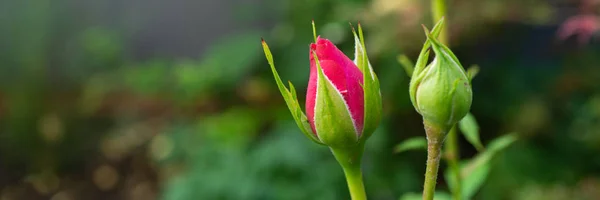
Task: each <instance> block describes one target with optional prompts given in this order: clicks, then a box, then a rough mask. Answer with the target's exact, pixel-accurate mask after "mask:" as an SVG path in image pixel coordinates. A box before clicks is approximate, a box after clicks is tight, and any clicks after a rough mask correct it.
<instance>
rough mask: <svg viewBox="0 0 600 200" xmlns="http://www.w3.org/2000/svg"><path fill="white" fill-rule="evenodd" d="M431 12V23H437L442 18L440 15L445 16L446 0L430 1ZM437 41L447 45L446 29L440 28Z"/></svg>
mask: <svg viewBox="0 0 600 200" xmlns="http://www.w3.org/2000/svg"><path fill="white" fill-rule="evenodd" d="M431 13H432V15H433V24H435V23H437V22H438V21H440V19H442V17H444V16H446V0H432V1H431ZM446 24H449V23H448V19H447V18H446ZM438 39H439V41H440V42H442V44H445V45H448V31H447V29H442V30H441V32H440V36H439V37H438Z"/></svg>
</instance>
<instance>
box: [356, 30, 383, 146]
mask: <svg viewBox="0 0 600 200" xmlns="http://www.w3.org/2000/svg"><path fill="white" fill-rule="evenodd" d="M352 34H353V35H354V43H355V45H354V56H355V58H354V63H355V64H356V66H357V67H358V68H359V69H360V71H361V72H362V73H363V85H362V87H363V91H364V109H365V110H364V123H363V124H364V125H363V129H362V133H361V137H360V139H361V140H366V139H368V138H369V137H370V136H371V135H372V134H373V132H375V129H377V126H379V123H380V121H381V115H382V109H383V108H382V103H381V90H380V89H379V79H378V78H377V75H376V74H375V72H374V71H373V67H372V66H371V63H370V62H369V58H368V57H367V50H366V48H365V40H364V36H363V31H362V27H361V26H360V23H359V24H358V34H357V32H356V30H354V27H352Z"/></svg>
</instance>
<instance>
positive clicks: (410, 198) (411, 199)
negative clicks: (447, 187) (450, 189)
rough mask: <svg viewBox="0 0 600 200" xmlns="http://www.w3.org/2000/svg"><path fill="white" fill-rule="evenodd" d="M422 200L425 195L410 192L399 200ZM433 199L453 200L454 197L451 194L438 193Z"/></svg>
mask: <svg viewBox="0 0 600 200" xmlns="http://www.w3.org/2000/svg"><path fill="white" fill-rule="evenodd" d="M422 199H423V195H422V194H421V193H416V192H409V193H405V194H404V195H402V197H400V199H399V200H422ZM433 199H434V200H452V196H451V195H450V194H448V193H447V192H443V191H436V192H435V194H434V196H433Z"/></svg>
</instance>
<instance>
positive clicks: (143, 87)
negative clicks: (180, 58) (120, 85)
mask: <svg viewBox="0 0 600 200" xmlns="http://www.w3.org/2000/svg"><path fill="white" fill-rule="evenodd" d="M122 70H123V73H122V77H123V78H122V79H123V80H124V81H125V84H126V85H127V86H128V87H130V88H131V89H133V90H135V92H139V93H142V94H145V95H150V94H156V93H158V92H162V91H164V87H165V86H166V83H167V80H168V78H169V64H168V63H167V62H164V61H160V60H154V61H149V62H147V63H141V64H137V65H134V66H129V67H126V68H124V69H122Z"/></svg>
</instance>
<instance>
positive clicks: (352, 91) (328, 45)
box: [262, 25, 381, 148]
mask: <svg viewBox="0 0 600 200" xmlns="http://www.w3.org/2000/svg"><path fill="white" fill-rule="evenodd" d="M313 28H314V26H313ZM313 31H314V29H313ZM353 33H354V36H355V43H356V44H355V56H356V58H355V59H354V60H351V59H350V58H348V57H347V56H346V55H344V53H342V51H340V50H339V49H338V48H337V47H336V46H335V45H334V44H333V43H332V42H331V41H329V40H327V39H324V38H321V37H316V34H315V43H312V44H310V49H309V59H310V78H309V81H308V88H307V94H306V115H305V114H304V113H303V112H302V111H301V109H300V106H299V103H298V100H297V98H296V91H295V89H294V87H293V85H292V84H291V83H290V89H288V88H286V87H285V86H284V85H283V83H282V81H281V79H280V78H279V75H278V74H277V71H276V70H275V67H274V64H273V61H272V55H271V52H270V50H269V48H268V46H267V44H266V43H265V42H264V40H263V43H262V44H263V48H264V50H265V55H266V56H267V60H268V61H269V64H270V65H271V70H272V72H273V75H274V76H275V81H276V82H277V85H278V87H279V90H280V91H281V93H282V95H283V97H284V99H285V100H286V103H287V105H288V108H289V109H290V111H291V112H292V115H293V116H294V119H295V120H296V122H297V124H298V126H299V127H300V129H301V130H302V132H304V133H305V135H307V136H308V137H309V138H310V139H311V140H313V141H315V142H317V143H319V144H324V145H327V146H330V147H339V148H346V147H352V146H357V145H359V143H362V142H364V140H366V139H367V138H368V137H369V136H370V135H371V134H372V133H373V132H374V131H375V128H376V127H377V125H378V124H379V121H380V119H381V93H380V91H379V80H378V79H377V76H376V75H375V73H374V72H373V69H372V68H371V65H370V63H369V61H368V58H367V55H366V51H365V49H364V41H363V37H362V29H361V27H360V25H359V34H358V35H357V34H356V32H354V30H353Z"/></svg>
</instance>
